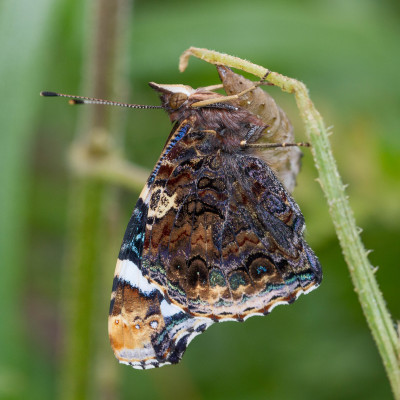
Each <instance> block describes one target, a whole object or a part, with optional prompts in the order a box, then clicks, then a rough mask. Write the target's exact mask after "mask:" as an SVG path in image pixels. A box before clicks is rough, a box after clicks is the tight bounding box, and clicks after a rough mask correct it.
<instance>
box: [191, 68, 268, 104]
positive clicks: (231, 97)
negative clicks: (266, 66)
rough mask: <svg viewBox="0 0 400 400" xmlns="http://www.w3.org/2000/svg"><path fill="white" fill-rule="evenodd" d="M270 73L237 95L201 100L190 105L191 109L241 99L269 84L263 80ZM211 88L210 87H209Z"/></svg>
mask: <svg viewBox="0 0 400 400" xmlns="http://www.w3.org/2000/svg"><path fill="white" fill-rule="evenodd" d="M270 72H271V71H268V72H267V73H266V74H265V75H264V76H263V77H262V78H261V79H260V80H259V81H258V82H255V83H254V85H253V86H251V87H249V88H247V89H245V90H243V91H241V92H239V93H237V94H233V95H231V96H226V97H223V98H220V97H218V98H215V99H208V100H202V101H198V102H196V103H193V104H192V105H191V107H195V108H196V107H204V106H209V105H211V104H215V103H225V102H228V101H231V100H237V99H239V98H240V97H242V96H243V95H245V94H246V93H249V92H251V91H252V90H254V89H256V88H258V87H259V86H261V85H268V84H269V82H265V80H266V79H267V77H268V75H269V74H270ZM215 86H219V85H215ZM210 87H211V86H210Z"/></svg>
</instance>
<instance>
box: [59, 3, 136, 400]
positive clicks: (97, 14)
mask: <svg viewBox="0 0 400 400" xmlns="http://www.w3.org/2000/svg"><path fill="white" fill-rule="evenodd" d="M128 2H129V3H131V2H130V1H129V0H117V1H112V2H110V1H108V0H99V1H96V2H93V1H91V0H88V1H87V2H86V8H87V13H86V14H87V17H88V18H85V20H86V21H88V20H89V21H92V25H90V29H87V32H86V34H87V38H86V39H87V40H86V47H87V48H86V49H85V51H84V63H85V65H84V74H83V75H84V79H83V81H84V82H85V87H86V92H87V93H90V94H92V95H94V96H96V97H101V98H110V97H112V95H113V91H114V89H115V85H116V74H115V73H114V72H115V69H116V59H117V58H118V56H119V55H120V54H119V52H123V53H128V50H127V49H126V48H125V47H123V46H122V45H121V40H120V31H119V29H118V27H120V26H121V25H122V26H124V27H126V26H127V21H128V19H129V15H130V13H129V12H126V4H127V3H128ZM121 8H123V12H121ZM124 44H125V45H126V44H127V42H126V41H124ZM110 112H111V111H110V109H106V108H104V107H96V106H93V107H88V108H87V112H86V113H85V115H84V119H83V120H82V121H81V124H80V127H79V130H78V132H77V138H76V139H75V144H74V145H73V146H72V151H71V152H70V154H71V160H72V163H71V164H72V170H73V172H74V174H73V175H72V182H71V189H70V204H69V207H70V213H69V214H70V219H69V221H70V227H69V243H68V248H67V265H66V268H65V271H64V279H63V282H62V301H63V304H64V311H65V312H64V314H65V315H63V316H62V317H63V318H64V327H65V329H64V334H65V340H64V346H63V353H64V356H63V363H62V365H61V371H60V382H59V383H60V385H59V393H60V397H61V398H62V399H64V400H72V399H73V400H77V399H78V400H79V399H90V398H96V399H98V398H103V399H105V398H111V397H112V398H114V399H115V398H118V392H117V391H116V387H115V386H116V382H115V379H116V376H117V374H114V373H112V369H113V368H116V366H117V363H115V362H114V357H113V356H112V352H111V351H109V352H108V353H107V354H103V353H102V352H101V351H100V350H99V348H100V347H101V348H105V347H106V346H104V345H102V346H99V345H98V343H99V342H101V340H104V341H105V342H106V341H107V328H106V326H107V324H106V322H104V324H103V325H102V326H101V327H100V328H99V327H98V326H97V325H98V322H97V321H99V320H103V321H105V319H104V318H105V315H106V312H107V305H106V304H103V303H102V302H101V301H99V300H97V301H95V299H96V298H97V299H98V292H99V291H100V288H101V289H103V284H104V279H103V275H104V274H106V273H107V274H108V272H109V273H110V279H111V277H112V269H111V270H109V268H108V270H109V271H107V272H106V270H105V268H104V267H103V261H104V260H105V259H106V260H108V257H107V243H108V242H109V241H108V240H107V237H106V236H107V235H105V234H104V233H105V232H106V227H107V221H109V220H110V218H109V215H108V208H107V205H108V202H107V200H108V199H109V198H110V196H111V195H112V188H111V187H110V186H109V185H106V184H105V182H104V180H106V179H107V178H106V179H103V176H108V177H110V176H111V177H112V179H113V180H114V181H117V182H126V181H127V175H128V174H129V173H130V172H132V171H134V170H135V169H134V168H132V167H127V166H126V164H125V163H123V162H122V161H121V160H120V161H119V164H118V166H120V168H119V169H118V172H116V171H115V168H114V169H113V168H109V167H110V166H111V164H112V162H113V161H115V156H113V154H115V150H114V146H113V141H112V140H111V138H110V133H109V132H110V124H111V118H110ZM82 171H83V172H84V173H82ZM93 171H95V172H93ZM121 171H122V172H121ZM138 171H139V173H138V174H139V175H140V174H143V171H141V170H139V169H138ZM95 175H96V176H95ZM139 179H140V178H139ZM131 186H132V184H131ZM133 186H134V184H133ZM111 219H112V217H111ZM111 268H112V267H111ZM110 282H111V280H110ZM110 285H111V283H110ZM110 289H111V288H110ZM107 349H108V346H107ZM100 353H101V354H100ZM107 357H109V361H110V362H112V363H111V364H110V362H108V361H107V359H108V358H107ZM107 362H108V364H107ZM99 365H100V366H101V367H103V366H105V368H103V370H104V369H106V370H107V374H104V372H103V371H99ZM101 367H100V368H101ZM105 375H107V379H102V377H103V378H104V376H105ZM110 377H111V378H110Z"/></svg>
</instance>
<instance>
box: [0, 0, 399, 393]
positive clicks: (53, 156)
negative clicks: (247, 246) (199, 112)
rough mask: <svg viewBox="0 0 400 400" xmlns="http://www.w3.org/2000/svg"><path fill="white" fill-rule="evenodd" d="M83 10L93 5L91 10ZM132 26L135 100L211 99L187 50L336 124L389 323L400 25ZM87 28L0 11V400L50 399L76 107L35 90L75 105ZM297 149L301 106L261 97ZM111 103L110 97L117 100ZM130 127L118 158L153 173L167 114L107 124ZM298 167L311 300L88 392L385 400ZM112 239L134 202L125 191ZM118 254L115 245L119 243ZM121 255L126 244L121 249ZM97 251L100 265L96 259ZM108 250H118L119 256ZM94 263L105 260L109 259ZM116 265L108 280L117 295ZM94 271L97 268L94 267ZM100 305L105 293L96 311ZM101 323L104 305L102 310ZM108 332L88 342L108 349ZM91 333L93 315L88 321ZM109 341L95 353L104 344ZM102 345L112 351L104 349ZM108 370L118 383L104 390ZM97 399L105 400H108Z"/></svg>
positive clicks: (322, 13) (393, 300)
mask: <svg viewBox="0 0 400 400" xmlns="http://www.w3.org/2000/svg"><path fill="white" fill-rule="evenodd" d="M86 6H87V5H86ZM129 17H130V18H131V24H132V25H131V29H132V35H131V45H130V48H129V56H130V64H131V69H130V76H129V77H128V79H129V82H130V84H131V86H132V91H131V93H130V100H131V101H132V102H135V103H143V104H158V99H157V96H156V95H155V94H154V93H152V91H151V89H150V88H148V86H147V82H149V81H155V82H160V83H185V84H189V85H192V86H200V85H202V86H204V85H208V84H214V83H216V81H217V74H216V71H215V69H214V68H213V67H212V66H210V65H208V64H205V63H202V62H201V61H198V60H192V61H191V64H190V67H189V69H188V70H187V71H186V72H185V74H184V75H180V74H179V72H178V69H177V63H178V57H179V55H180V54H181V52H182V51H183V50H185V49H186V48H187V47H189V46H198V47H207V48H211V49H216V50H219V51H223V52H226V53H230V54H233V55H237V56H239V57H242V58H247V59H249V60H251V61H253V62H255V63H257V64H259V65H263V66H265V67H268V68H270V69H272V70H275V71H278V72H280V73H283V74H285V75H288V76H291V77H294V78H297V79H300V80H302V81H303V82H304V83H305V84H306V85H307V86H308V88H309V89H310V92H311V97H312V99H313V100H314V102H315V104H316V105H317V108H318V109H319V111H320V112H321V113H322V115H323V116H324V118H325V121H326V123H327V125H333V132H334V134H333V135H332V136H331V139H332V142H333V147H334V152H335V156H336V157H337V161H338V165H339V169H340V171H341V173H342V176H343V179H344V181H345V182H346V183H348V184H349V188H348V193H349V195H350V200H351V204H352V206H353V209H354V211H355V215H356V218H357V222H358V225H359V226H361V227H362V228H363V230H364V232H363V240H364V243H365V244H366V247H367V248H371V249H374V252H373V253H372V254H371V256H370V259H371V261H372V263H373V264H374V265H379V267H380V268H379V271H378V273H377V278H378V281H379V283H380V285H381V289H382V291H383V293H384V296H385V298H386V300H387V303H388V306H389V309H390V310H391V312H392V314H393V317H394V318H398V317H399V315H400V301H399V295H398V287H399V279H400V271H399V267H398V266H399V258H400V257H399V256H400V249H399V239H400V227H399V221H400V207H399V197H400V184H399V182H400V161H399V160H400V157H399V156H400V135H399V130H400V129H399V127H398V122H399V106H400V77H399V74H398V65H399V61H400V53H399V51H398V42H399V37H400V25H399V21H400V8H399V7H398V5H397V3H396V2H394V1H393V2H391V1H389V0H386V1H381V2H374V1H367V0H366V1H363V2H359V1H356V0H347V1H344V0H343V1H341V0H339V1H335V2H332V1H327V0H323V1H317V0H307V1H303V2H297V1H295V0H286V1H279V2H272V1H261V0H258V1H257V0H252V1H249V2H239V1H237V0H236V1H232V0H231V1H229V2H228V1H227V0H222V1H219V2H216V1H210V0H204V1H202V2H196V3H192V2H183V1H179V0H175V1H169V2H162V1H151V2H149V1H147V2H146V1H143V0H142V1H136V2H135V3H134V7H133V11H132V13H131V15H130V16H129ZM91 23H93V20H92V19H91V18H88V12H87V10H86V9H85V3H84V2H79V1H76V0H73V1H71V0H68V1H67V0H60V1H58V2H51V1H49V0H38V1H35V2H30V1H28V0H21V1H19V2H13V1H11V0H6V1H4V2H2V3H1V4H0V43H1V47H0V48H1V51H2V62H1V63H0V82H2V83H1V85H2V88H3V90H2V95H3V105H2V107H1V108H0V126H1V128H2V134H1V139H0V140H1V145H0V178H1V190H0V199H1V203H0V216H1V218H0V240H1V241H0V246H1V247H0V251H1V253H0V259H1V265H2V267H1V269H0V299H1V304H2V310H3V312H2V314H3V318H2V324H1V325H0V351H1V353H0V398H2V399H3V398H4V399H8V398H10V399H17V398H27V396H28V395H29V398H32V399H36V398H37V399H39V398H40V399H43V398H54V396H55V395H56V393H57V389H56V386H57V381H58V380H59V369H60V353H61V351H60V350H61V347H62V343H63V341H62V337H63V332H65V326H63V324H62V321H63V318H62V315H61V316H60V312H61V308H60V300H61V299H60V293H63V294H67V293H68V288H65V287H61V276H62V273H68V268H66V270H65V271H63V272H62V264H63V260H64V259H65V239H66V238H65V236H66V235H65V232H66V227H67V224H68V218H69V217H70V216H69V215H68V214H67V207H68V197H69V196H70V195H71V194H70V193H69V187H70V186H69V184H68V183H69V181H70V173H69V170H68V163H67V156H66V155H67V152H68V146H69V144H70V142H71V141H72V139H73V136H74V131H75V128H76V123H77V121H78V120H79V119H80V118H82V115H83V114H84V113H85V112H87V109H85V108H84V107H82V108H79V107H74V108H73V107H67V106H65V105H64V104H63V102H62V101H60V102H58V101H48V100H45V99H43V98H40V97H39V96H38V93H39V91H40V90H43V89H49V90H57V91H60V92H67V93H68V92H72V93H76V94H84V95H89V96H90V95H91V93H82V92H81V90H82V87H84V86H85V82H82V77H81V73H82V70H83V67H82V63H84V59H85V56H86V53H85V52H86V51H87V49H85V48H84V46H83V43H84V42H85V41H84V40H83V37H84V35H85V32H86V30H87V29H88V27H89V26H90V24H91ZM269 90H270V92H271V93H272V94H273V95H274V96H276V98H277V101H278V102H279V104H280V105H281V106H282V107H283V108H284V109H285V110H286V111H287V113H288V115H289V116H290V117H291V119H292V121H293V123H294V125H295V128H296V132H297V134H298V138H299V140H302V139H303V138H304V136H303V133H302V125H301V123H300V121H299V118H298V115H297V110H296V108H295V104H294V99H292V98H291V96H290V95H287V94H282V93H280V92H279V91H278V90H276V89H274V88H270V89H269ZM115 100H118V94H117V93H116V94H115ZM112 112H113V113H114V115H115V116H117V117H120V118H128V127H129V128H128V130H127V134H126V138H125V139H124V140H123V141H121V140H120V139H119V141H120V142H121V148H123V150H122V152H123V153H124V154H125V155H126V157H127V158H128V159H130V160H132V161H133V162H135V163H137V164H139V165H142V166H145V167H148V168H151V167H152V166H153V164H154V162H155V161H156V159H157V157H158V155H159V153H160V151H161V148H162V146H163V143H164V141H165V138H166V136H167V135H168V133H169V130H170V124H169V122H168V118H167V116H166V115H165V114H164V113H163V112H161V111H150V110H149V111H140V110H133V111H128V110H113V111H112ZM315 177H316V172H315V170H314V168H313V165H312V160H311V156H310V155H309V154H307V150H305V157H304V158H303V171H302V172H301V174H300V176H299V181H298V187H297V188H296V190H295V192H294V196H295V198H296V200H297V201H298V202H299V204H300V206H301V209H302V211H303V213H304V215H305V218H306V221H307V240H308V241H309V243H310V244H311V245H312V247H313V249H314V251H315V252H316V254H317V255H318V256H319V258H320V260H321V264H322V266H323V268H324V281H323V284H322V286H321V288H320V289H318V290H317V291H315V292H313V293H311V294H310V295H308V296H306V297H303V298H301V299H299V301H298V302H296V303H295V304H293V305H291V306H290V307H279V308H277V309H276V310H275V311H274V312H273V313H272V314H271V315H270V316H268V317H266V318H253V319H250V320H248V321H247V322H246V323H245V324H238V323H224V324H221V325H218V326H215V327H213V328H211V329H210V330H209V331H207V332H206V333H205V334H204V335H201V336H200V337H198V338H196V339H195V341H194V342H193V344H191V346H190V347H189V349H188V351H187V353H186V354H185V356H184V358H183V361H182V363H181V364H179V365H177V366H173V367H165V368H161V369H160V370H151V371H146V372H140V371H135V370H132V369H130V368H128V367H125V366H118V367H117V373H118V376H116V377H114V375H113V374H114V368H112V367H110V366H112V365H113V364H114V363H116V361H115V360H114V357H113V355H112V353H111V350H110V351H109V355H108V359H107V360H106V361H105V362H104V361H102V364H101V365H100V366H99V365H97V361H98V358H97V356H96V354H94V355H93V369H95V368H97V369H99V368H100V369H101V372H100V373H97V374H93V381H92V382H91V385H92V386H94V387H95V386H96V385H98V382H97V381H96V379H98V376H104V377H105V378H104V379H107V378H106V377H107V376H108V375H112V376H113V378H112V382H111V383H110V387H111V388H112V390H111V395H110V396H111V398H117V399H118V398H127V399H128V398H132V397H135V398H145V399H151V398H155V399H170V398H171V399H172V398H173V399H180V398H182V399H183V398H193V399H201V398H216V399H228V398H229V399H243V398H246V399H262V398H268V399H291V398H296V399H303V398H304V399H309V398H315V399H331V398H341V399H359V398H363V399H382V398H390V388H389V384H388V382H387V380H386V377H385V374H384V370H383V367H382V364H381V361H380V358H379V356H378V354H377V351H376V348H375V345H374V343H373V340H372V338H371V336H370V334H369V332H368V329H367V327H366V324H365V321H364V319H363V316H362V314H361V310H360V307H359V304H358V302H357V298H356V296H355V294H354V292H353V289H352V286H351V283H350V280H349V276H348V272H347V269H346V265H345V263H344V261H343V258H342V256H341V253H340V249H339V247H338V244H337V240H336V238H335V235H334V232H333V227H332V224H331V222H330V219H329V215H328V212H327V206H326V203H325V201H324V198H323V196H322V194H321V192H320V190H319V186H318V184H317V183H316V182H315V181H314V179H315ZM120 192H121V195H120V196H119V198H116V199H115V202H114V203H111V204H110V207H113V208H118V209H119V212H118V213H116V215H118V214H119V215H120V218H119V219H118V221H117V224H118V225H119V226H120V229H119V231H118V230H117V232H115V235H119V236H120V239H121V240H122V236H123V232H124V229H125V225H126V223H127V221H128V218H129V215H130V213H131V211H132V208H133V206H134V203H135V201H136V198H137V195H138V193H132V192H129V191H126V190H121V191H120ZM113 240H115V239H113ZM116 241H117V242H118V240H116ZM99 250H101V249H99ZM118 250H119V249H118V247H116V248H115V250H114V253H115V254H114V255H115V257H116V256H117V254H118ZM112 256H113V255H112V254H104V259H105V260H109V259H112ZM113 270H114V265H113V264H111V263H110V266H109V271H108V277H107V276H104V277H102V279H103V280H106V279H107V278H108V279H109V282H110V285H109V286H110V289H111V282H112V275H113ZM99 271H104V268H99ZM109 295H110V293H109V291H105V292H104V293H102V292H99V294H98V296H100V297H101V298H100V299H98V302H99V303H100V304H102V305H103V304H106V303H107V301H108V298H109ZM102 307H103V306H102ZM103 308H104V320H103V321H98V323H97V326H96V328H97V329H94V330H93V341H94V342H96V341H99V340H100V339H99V338H104V337H105V338H106V335H107V332H106V327H107V323H106V322H107V320H106V317H107V311H108V310H107V308H106V306H104V307H103ZM88 318H90V315H88ZM101 340H103V339H101ZM103 342H104V343H106V340H103ZM109 371H110V373H109ZM101 395H102V396H101V397H103V398H107V396H106V395H105V394H104V393H101Z"/></svg>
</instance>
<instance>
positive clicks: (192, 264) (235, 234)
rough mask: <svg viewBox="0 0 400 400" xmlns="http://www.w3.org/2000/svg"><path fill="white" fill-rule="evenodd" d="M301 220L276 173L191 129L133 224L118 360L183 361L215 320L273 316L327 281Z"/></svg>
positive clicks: (122, 275) (138, 363)
mask: <svg viewBox="0 0 400 400" xmlns="http://www.w3.org/2000/svg"><path fill="white" fill-rule="evenodd" d="M303 230H304V219H303V216H302V214H301V212H300V210H299V208H298V206H297V205H296V203H295V202H294V201H293V200H292V199H291V197H290V195H289V194H288V193H287V192H286V190H285V189H284V188H283V186H282V184H281V183H280V182H279V181H278V180H277V179H276V178H275V176H274V174H273V173H272V171H271V169H270V168H269V166H268V165H267V164H266V163H265V162H264V161H262V160H261V159H259V158H257V157H255V156H252V155H251V154H244V153H243V154H226V153H223V152H220V151H216V150H215V149H213V148H210V140H208V139H207V138H206V137H204V135H203V137H202V135H201V134H199V133H198V132H193V131H192V130H191V124H190V122H188V121H184V122H183V123H182V124H181V125H180V126H179V127H178V128H177V129H176V130H175V131H174V132H173V134H172V135H171V137H170V140H169V141H168V142H167V145H166V147H165V148H164V152H163V154H162V156H161V157H160V160H159V162H158V163H157V165H156V168H155V170H154V171H153V173H152V175H151V176H150V178H149V181H148V183H147V185H146V187H145V189H144V190H143V192H142V194H141V196H140V199H139V201H138V203H137V205H136V207H135V210H134V212H133V214H132V217H131V220H130V222H129V225H128V228H127V231H126V233H125V237H124V240H123V244H122V247H121V251H120V255H119V260H118V263H117V268H116V274H115V279H114V287H113V294H112V301H111V307H110V318H109V333H110V340H111V343H112V347H113V349H114V352H115V354H116V356H117V358H118V359H119V360H120V361H121V362H125V363H128V364H130V365H132V366H133V367H135V368H151V367H155V366H160V365H164V364H166V363H174V362H178V361H179V359H180V358H181V357H182V355H183V352H184V351H185V349H186V347H187V345H188V343H189V342H190V340H192V339H193V337H194V336H195V335H197V334H199V333H201V332H203V331H204V330H205V329H207V328H208V327H209V326H210V325H211V324H212V323H213V322H215V321H217V320H220V321H226V320H243V319H246V318H247V317H250V316H252V315H260V314H267V313H268V312H270V311H271V310H272V309H273V307H275V306H276V305H278V304H287V303H290V302H292V301H294V300H295V299H296V298H297V297H298V296H299V295H300V294H301V293H307V292H309V291H310V290H312V289H314V288H316V287H317V286H318V284H319V283H320V280H321V268H320V265H319V262H318V259H317V258H316V256H315V255H314V253H313V252H312V251H311V249H310V248H309V247H308V245H307V243H306V242H305V241H304V238H303V236H302V234H303Z"/></svg>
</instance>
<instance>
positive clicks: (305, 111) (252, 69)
mask: <svg viewBox="0 0 400 400" xmlns="http://www.w3.org/2000/svg"><path fill="white" fill-rule="evenodd" d="M190 56H195V57H198V58H200V59H202V60H205V61H207V62H210V63H213V64H223V65H227V66H229V67H233V68H238V69H241V70H243V71H246V72H249V73H252V74H254V75H255V76H258V77H260V78H262V77H264V76H265V75H266V74H267V72H269V70H267V69H266V68H263V67H260V66H258V65H255V64H253V63H250V62H249V61H245V60H241V59H239V58H236V57H233V56H229V55H227V54H221V53H218V52H215V51H211V50H207V49H199V48H195V47H191V48H190V49H188V50H186V51H185V52H184V53H183V54H182V56H181V60H180V65H179V68H180V70H181V71H183V70H184V69H185V68H186V66H187V64H188V59H189V57H190ZM266 80H267V81H268V82H271V83H273V84H274V85H275V86H278V87H280V88H281V89H282V90H283V91H285V92H289V93H294V95H295V98H296V102H297V106H298V108H299V110H300V115H301V118H302V119H303V122H304V124H305V126H306V132H307V135H308V140H309V141H310V143H311V145H312V154H313V156H314V161H315V165H316V167H317V170H318V173H319V183H320V184H321V187H322V190H323V192H324V194H325V196H326V199H327V202H328V205H329V211H330V214H331V217H332V220H333V223H334V226H335V229H336V233H337V236H338V238H339V242H340V245H341V247H342V251H343V254H344V257H345V260H346V263H347V265H348V267H349V270H350V275H351V278H352V281H353V285H354V287H355V291H356V292H357V294H358V297H359V300H360V303H361V307H362V309H363V311H364V315H365V318H366V320H367V323H368V325H369V328H370V330H371V332H372V335H373V337H374V339H375V342H376V344H377V346H378V350H379V352H380V354H381V357H382V360H383V364H384V366H385V369H386V373H387V375H388V378H389V381H390V384H391V387H392V391H393V394H394V397H395V399H396V400H399V399H400V362H399V338H398V335H397V333H396V329H395V326H394V323H393V321H392V319H391V317H390V314H389V311H388V309H387V308H386V305H385V301H384V299H383V296H382V293H381V292H380V290H379V287H378V283H377V281H376V279H375V275H374V272H373V268H372V266H371V264H370V262H369V260H368V257H367V255H368V252H367V251H366V250H365V248H364V246H363V244H362V241H361V238H360V235H359V229H358V228H357V226H356V223H355V219H354V216H353V212H352V210H351V208H350V205H349V202H348V199H347V197H346V194H345V187H344V185H343V183H342V180H341V177H340V175H339V172H338V169H337V166H336V162H335V159H334V157H333V154H332V150H331V146H330V143H329V139H328V132H327V129H326V127H325V124H324V122H323V119H322V117H321V115H320V114H319V112H318V111H317V110H316V108H315V106H314V104H313V103H312V101H311V100H310V97H309V96H308V92H307V88H306V87H305V85H304V84H303V83H301V82H299V81H297V80H295V79H292V78H288V77H286V76H283V75H281V74H278V73H276V72H270V73H269V75H268V76H267V78H266Z"/></svg>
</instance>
